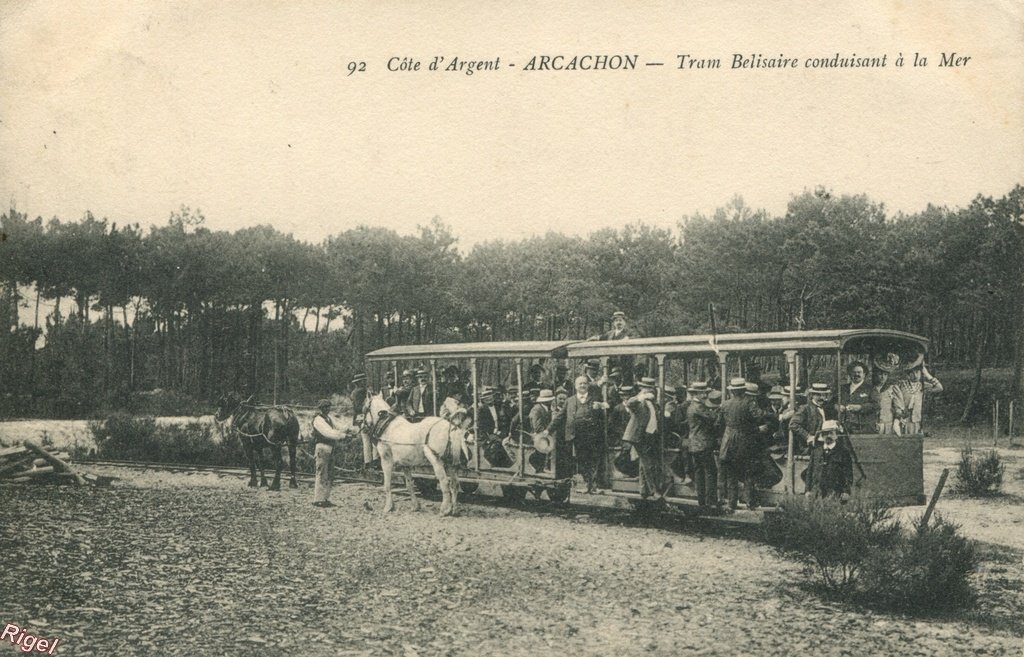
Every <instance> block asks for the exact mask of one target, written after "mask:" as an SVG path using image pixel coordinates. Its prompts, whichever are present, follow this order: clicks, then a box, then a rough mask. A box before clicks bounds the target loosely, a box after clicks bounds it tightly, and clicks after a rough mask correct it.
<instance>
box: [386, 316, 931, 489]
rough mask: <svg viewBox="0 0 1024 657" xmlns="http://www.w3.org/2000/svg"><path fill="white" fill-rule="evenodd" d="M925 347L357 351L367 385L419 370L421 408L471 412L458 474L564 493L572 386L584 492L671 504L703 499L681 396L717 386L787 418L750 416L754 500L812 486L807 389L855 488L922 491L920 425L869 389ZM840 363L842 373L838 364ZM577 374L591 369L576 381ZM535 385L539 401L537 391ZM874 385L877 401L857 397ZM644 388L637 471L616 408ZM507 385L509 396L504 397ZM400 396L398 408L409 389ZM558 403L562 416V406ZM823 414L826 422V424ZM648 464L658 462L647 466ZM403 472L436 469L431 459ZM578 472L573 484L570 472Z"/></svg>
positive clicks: (634, 449)
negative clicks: (588, 458) (755, 430)
mask: <svg viewBox="0 0 1024 657" xmlns="http://www.w3.org/2000/svg"><path fill="white" fill-rule="evenodd" d="M927 348H928V340H927V339H926V338H923V337H920V336H917V335H913V334H910V333H904V332H899V331H890V330H884V329H858V330H815V331H793V332H776V333H728V334H721V335H684V336H667V337H655V338H634V339H626V340H589V341H555V342H550V341H531V342H484V343H461V344H436V345H406V346H396V347H387V348H384V349H379V350H376V351H373V352H371V353H369V354H367V362H368V364H369V366H370V369H371V373H372V377H373V380H374V381H373V383H371V385H376V387H377V388H378V389H382V390H384V392H385V394H387V393H388V392H389V391H391V392H393V391H395V390H400V389H402V388H403V387H404V388H405V389H408V388H409V386H410V381H412V380H413V379H416V378H417V375H418V378H419V381H420V390H421V391H425V390H429V397H428V401H429V404H423V403H422V402H423V400H422V399H420V400H419V401H417V402H416V403H417V404H418V406H417V408H413V409H412V412H413V413H414V414H415V412H416V411H417V410H420V411H425V412H424V414H427V415H435V414H439V415H442V416H445V415H446V414H447V415H448V416H450V414H451V412H452V409H456V408H459V407H461V412H462V413H463V414H464V417H466V419H467V426H468V419H469V418H471V419H472V427H473V428H474V433H475V436H476V439H475V440H473V442H472V443H471V444H470V450H469V451H470V458H469V462H468V464H467V465H466V467H465V468H464V469H463V470H462V472H461V473H460V480H461V481H463V482H464V486H465V484H466V483H469V484H470V485H475V484H479V483H490V484H497V485H500V486H501V489H502V492H503V494H504V496H505V497H506V498H508V499H513V500H514V499H521V498H522V497H524V496H525V495H526V493H527V492H528V491H530V490H532V491H533V492H534V493H535V494H538V495H540V494H541V492H544V493H546V495H547V496H548V497H549V498H550V499H552V500H554V501H565V500H567V499H568V497H569V493H570V490H572V482H573V476H574V475H576V474H578V473H579V472H581V469H582V468H581V465H580V464H581V462H582V461H581V458H580V457H581V447H582V444H581V442H576V443H575V444H573V443H570V442H569V441H568V440H567V439H566V438H567V435H566V434H567V433H571V431H570V432H567V431H566V425H565V423H564V421H563V422H562V423H561V424H560V423H559V422H558V418H559V413H560V408H559V406H560V404H562V405H563V408H564V403H565V401H564V400H565V399H566V398H571V397H573V396H574V395H577V394H578V395H579V396H580V400H583V399H584V398H587V399H589V400H596V401H594V404H593V406H594V408H595V409H599V413H600V415H601V422H600V429H599V430H598V432H597V434H598V436H599V439H598V446H597V453H598V456H597V457H596V458H594V459H592V460H593V462H594V463H595V467H594V468H593V471H592V472H591V473H590V475H589V476H586V486H587V492H588V493H593V494H600V495H611V496H617V497H622V498H626V499H629V500H632V501H639V500H641V499H645V498H649V497H651V496H652V493H653V495H654V497H656V499H659V500H662V499H663V500H664V501H665V502H667V503H669V504H675V505H680V506H687V505H689V506H692V505H694V504H695V503H700V505H701V506H702V507H703V506H706V504H707V500H706V499H701V496H699V495H698V491H697V490H696V486H697V485H698V484H700V481H698V480H700V479H701V478H700V477H697V476H696V470H697V469H698V468H695V454H694V453H693V452H695V448H694V449H691V448H692V447H694V445H692V444H690V441H689V440H688V436H687V431H688V427H686V426H685V419H686V417H687V412H686V410H685V409H686V405H687V404H695V403H698V404H700V403H702V402H701V401H700V400H704V399H705V398H706V397H707V396H708V392H709V391H714V392H712V393H711V397H712V402H713V401H714V400H716V399H718V395H719V394H720V395H721V399H726V398H727V397H730V396H732V395H743V394H750V395H751V396H754V395H756V397H757V399H758V403H759V404H760V405H762V406H763V407H764V409H765V416H766V417H773V418H779V417H782V418H783V419H784V420H785V421H784V422H779V423H778V424H776V425H774V426H772V427H769V428H767V429H766V427H765V426H762V427H760V429H761V430H762V431H764V432H765V434H764V436H763V440H762V441H761V442H760V443H759V445H758V449H757V450H755V452H756V454H757V456H756V458H757V460H758V462H757V463H756V464H754V467H752V470H751V471H752V472H753V473H754V474H753V475H752V476H751V480H750V481H753V482H754V483H753V484H751V483H749V482H745V486H744V488H748V487H750V486H753V487H755V488H756V490H757V491H759V493H760V496H761V498H762V500H761V501H762V502H764V503H767V504H772V503H777V502H778V501H779V500H780V499H781V498H782V496H785V495H793V494H797V495H800V494H804V493H806V492H809V490H810V486H811V484H810V483H809V476H808V475H810V474H811V470H812V469H813V468H815V467H817V466H815V463H814V461H815V450H814V449H813V448H812V447H813V446H814V445H817V443H816V442H815V437H814V436H813V435H812V436H811V437H810V438H809V439H808V438H807V436H806V435H804V434H800V433H799V431H800V430H799V428H795V427H794V424H795V421H790V418H789V417H787V416H786V413H785V411H786V409H790V410H791V411H796V410H797V409H799V408H801V403H809V402H805V400H806V397H808V396H810V397H812V398H813V397H815V396H821V397H822V398H823V399H825V398H826V396H827V400H826V401H827V403H823V404H818V405H817V406H818V407H820V409H821V410H820V413H821V415H822V417H832V418H835V423H834V425H833V426H835V425H838V426H839V433H840V434H841V436H840V437H841V442H842V444H843V445H845V449H847V450H848V452H849V454H850V456H851V457H852V458H851V461H852V464H851V466H850V470H851V472H852V479H851V483H852V489H853V492H856V493H858V494H861V495H866V496H872V497H880V498H884V499H886V500H888V501H890V502H891V503H893V504H899V505H907V504H922V503H923V502H924V499H925V498H924V489H923V472H922V470H923V459H922V451H923V449H922V434H921V433H920V425H919V424H912V425H908V426H910V427H911V428H910V429H909V430H904V431H899V430H897V431H896V432H893V431H892V429H891V427H892V419H891V418H890V419H889V420H888V422H889V424H888V427H886V426H885V424H884V423H882V422H879V421H878V412H879V411H878V409H879V407H880V405H879V404H878V402H877V399H878V396H877V395H878V390H879V389H882V390H883V391H885V390H887V389H888V388H886V386H887V384H886V381H885V379H887V378H891V380H897V379H901V378H906V379H911V378H912V377H911V376H910V374H909V373H911V372H913V371H914V370H915V369H920V367H921V365H922V363H923V361H924V357H925V353H926V352H927ZM847 372H850V374H851V376H850V378H846V377H845V376H844V374H846V373H847ZM563 373H568V374H569V376H565V375H564V374H563ZM583 376H586V377H587V381H582V377H583ZM403 379H404V380H403ZM737 382H739V384H738V387H737ZM574 384H575V385H574ZM412 385H415V383H413V384H412ZM744 386H745V388H744ZM574 387H575V390H574ZM538 388H540V390H541V392H540V394H539V396H540V397H542V400H537V399H536V397H537V396H538ZM686 390H689V391H690V393H691V395H690V398H689V400H686V399H684V397H685V394H681V393H683V391H686ZM857 390H860V393H859V396H856V392H857ZM872 390H873V392H872V394H873V395H874V397H872V399H875V400H876V401H875V402H874V406H869V405H868V404H866V403H855V402H858V401H859V400H860V399H862V398H864V399H866V398H867V397H868V395H867V394H866V393H865V391H872ZM556 391H559V392H561V394H560V395H559V399H557V400H556V401H555V402H554V405H553V407H549V408H550V410H549V411H547V412H546V413H543V412H542V413H539V414H533V415H532V414H531V411H532V408H533V406H534V405H535V404H536V403H538V401H539V403H540V404H541V405H544V403H545V402H550V401H551V399H550V397H551V396H552V394H553V393H554V392H556ZM643 391H646V392H647V397H646V398H647V399H650V400H651V402H653V403H652V404H650V405H649V408H652V409H656V412H657V415H659V416H660V417H659V418H658V419H657V421H656V422H655V421H654V420H653V419H651V418H650V417H648V415H644V416H643V417H644V418H646V419H644V420H643V422H645V423H648V424H647V425H646V429H647V430H648V431H650V430H651V429H653V430H654V431H655V432H656V433H657V438H656V440H655V443H654V446H653V448H652V446H651V444H650V443H648V444H647V446H646V448H642V449H640V450H639V451H640V452H642V453H643V454H644V456H645V457H646V458H645V461H644V463H645V464H646V473H647V478H646V479H645V474H644V472H642V471H638V470H639V468H638V467H637V462H638V457H639V455H638V446H639V445H638V443H637V442H634V441H633V440H632V439H630V438H629V435H630V430H629V429H627V430H626V432H625V434H626V435H625V436H624V434H623V429H624V427H630V426H632V425H630V422H633V423H636V422H637V418H636V417H635V416H636V413H633V412H632V410H631V411H630V412H628V413H627V412H625V409H624V406H626V405H627V404H623V403H622V402H624V401H627V400H629V399H631V398H633V399H635V398H636V397H634V395H635V393H637V392H643ZM701 391H703V394H702V392H701ZM506 392H507V393H509V400H508V402H509V403H507V404H506V403H503V401H502V399H501V397H502V395H503V394H504V393H506ZM531 393H532V394H531ZM808 393H810V394H809V395H808ZM588 395H589V397H588ZM496 398H497V403H496V402H495V399H496ZM396 399H397V397H395V396H392V400H396ZM712 402H709V403H708V405H709V406H712V405H713V403H712ZM588 403H589V402H588ZM399 405H404V406H406V407H408V406H409V401H408V399H407V398H406V399H403V400H402V401H401V402H399ZM569 405H570V406H571V405H572V404H571V403H570V404H569ZM446 406H447V409H446V408H445V407H446ZM631 408H632V409H633V410H635V409H637V408H638V406H637V405H636V404H633V405H632V406H631ZM812 408H814V407H813V406H812ZM869 408H873V409H874V411H873V412H874V414H875V415H874V417H872V418H866V417H865V415H866V413H867V410H868V409H869ZM509 409H512V411H511V413H512V416H511V417H508V411H509ZM396 410H399V409H396ZM641 410H642V409H641ZM561 413H562V416H563V417H564V415H565V412H564V410H562V411H561ZM789 415H790V416H792V415H793V413H792V412H790V413H789ZM884 415H885V413H884V412H883V413H882V417H883V419H884ZM538 418H540V422H538ZM680 418H681V419H680ZM551 419H554V422H550V420H551ZM548 422H550V424H547V423H548ZM540 424H544V425H545V426H539V425H540ZM899 424H900V423H899V422H897V426H899ZM828 425H829V422H828V421H825V422H824V426H825V427H828ZM643 429H644V427H640V428H639V431H640V432H641V433H642V432H643ZM794 429H795V430H794ZM633 433H636V432H635V431H634V432H633ZM652 435H653V434H652ZM624 438H625V439H626V440H625V441H624ZM569 440H571V437H569ZM574 445H575V447H574ZM574 451H575V452H576V458H573V452H574ZM713 451H714V460H715V462H716V463H715V466H714V468H715V469H717V467H718V466H719V465H721V464H718V463H717V461H718V458H719V453H718V450H717V446H716V447H715V449H714V450H713ZM818 453H819V454H820V453H821V452H818ZM652 464H653V469H654V470H655V471H656V475H657V476H655V477H653V478H651V477H650V473H651V472H652ZM709 465H710V464H709ZM413 474H414V476H416V477H418V478H432V477H433V476H434V475H433V472H431V471H430V470H429V469H427V468H423V469H417V470H416V471H415V472H414V473H413ZM723 474H724V473H723ZM576 480H577V485H579V486H580V487H581V488H582V484H579V483H578V480H579V477H578V476H577V477H576ZM652 481H653V482H654V483H653V484H652ZM720 481H721V480H720ZM652 485H653V486H655V487H656V488H657V490H655V491H652V490H651V486H652ZM703 485H705V486H706V481H705V483H704V484H703ZM727 495H728V494H727V493H726V492H724V491H723V492H722V493H721V494H720V495H719V496H718V499H719V500H722V501H725V498H726V497H727ZM748 495H749V492H748ZM748 502H749V500H748Z"/></svg>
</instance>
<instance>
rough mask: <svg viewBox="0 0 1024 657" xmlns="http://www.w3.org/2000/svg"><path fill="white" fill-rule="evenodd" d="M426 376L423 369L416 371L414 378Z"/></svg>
mask: <svg viewBox="0 0 1024 657" xmlns="http://www.w3.org/2000/svg"><path fill="white" fill-rule="evenodd" d="M426 375H427V371H426V370H424V369H418V370H416V376H417V377H420V376H426Z"/></svg>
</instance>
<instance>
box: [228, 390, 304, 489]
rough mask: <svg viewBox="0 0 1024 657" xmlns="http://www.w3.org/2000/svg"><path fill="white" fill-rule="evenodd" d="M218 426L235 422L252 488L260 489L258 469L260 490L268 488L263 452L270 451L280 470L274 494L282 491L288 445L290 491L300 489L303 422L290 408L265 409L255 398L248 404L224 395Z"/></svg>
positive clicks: (234, 425)
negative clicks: (297, 458) (297, 471)
mask: <svg viewBox="0 0 1024 657" xmlns="http://www.w3.org/2000/svg"><path fill="white" fill-rule="evenodd" d="M213 417H214V420H216V421H217V423H218V424H220V423H223V422H227V421H228V420H230V421H231V427H232V428H234V430H235V432H236V433H237V434H238V437H239V440H241V441H242V447H243V448H245V455H246V457H247V458H248V460H249V471H250V472H251V474H252V476H251V477H250V479H249V487H250V488H256V469H257V468H259V471H260V486H266V485H267V477H266V475H265V474H264V472H263V459H262V454H263V450H264V449H266V448H269V449H270V453H271V455H273V456H275V463H276V464H277V468H276V470H275V472H274V482H273V483H272V484H270V490H281V468H282V466H283V462H282V459H281V448H282V447H284V446H285V445H288V457H289V458H288V461H289V467H290V469H291V481H290V482H289V484H288V486H289V487H290V488H298V487H299V484H298V482H297V481H296V480H295V452H296V450H297V449H298V445H299V420H298V419H297V418H296V417H295V413H293V412H292V410H291V409H290V408H285V407H282V406H272V407H269V408H267V407H262V406H255V405H253V404H252V397H250V398H249V399H247V400H245V401H244V402H243V401H242V400H241V399H240V398H239V397H238V395H236V394H235V393H233V392H229V393H227V394H224V395H221V396H220V399H218V400H217V413H216V414H215V415H214V416H213Z"/></svg>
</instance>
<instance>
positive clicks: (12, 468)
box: [0, 459, 31, 477]
mask: <svg viewBox="0 0 1024 657" xmlns="http://www.w3.org/2000/svg"><path fill="white" fill-rule="evenodd" d="M30 465H31V464H30V463H29V462H28V459H25V460H22V461H15V462H14V463H8V464H7V465H4V466H0V477H7V476H9V475H10V474H11V473H14V472H19V471H21V470H25V469H27V468H28V467H30Z"/></svg>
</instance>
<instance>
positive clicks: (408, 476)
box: [405, 467, 420, 511]
mask: <svg viewBox="0 0 1024 657" xmlns="http://www.w3.org/2000/svg"><path fill="white" fill-rule="evenodd" d="M405 487H406V488H408V489H409V499H410V500H412V510H413V511H419V510H420V498H418V497H416V484H414V483H413V480H412V467H408V468H406V469H405Z"/></svg>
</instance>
